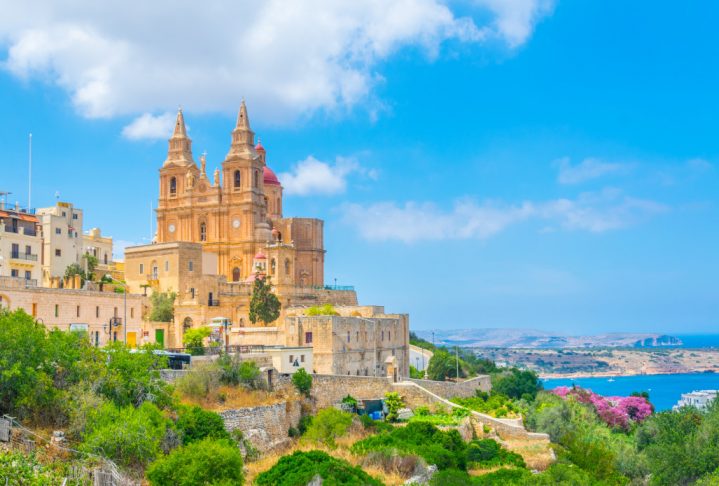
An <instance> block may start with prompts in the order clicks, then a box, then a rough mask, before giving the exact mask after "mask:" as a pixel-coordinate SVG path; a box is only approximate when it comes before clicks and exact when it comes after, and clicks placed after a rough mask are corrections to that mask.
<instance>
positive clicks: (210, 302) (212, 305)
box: [207, 299, 220, 307]
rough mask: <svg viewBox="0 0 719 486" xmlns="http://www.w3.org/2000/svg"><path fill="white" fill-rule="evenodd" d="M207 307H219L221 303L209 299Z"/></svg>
mask: <svg viewBox="0 0 719 486" xmlns="http://www.w3.org/2000/svg"><path fill="white" fill-rule="evenodd" d="M207 305H208V306H210V307H219V306H220V301H219V300H214V299H207Z"/></svg>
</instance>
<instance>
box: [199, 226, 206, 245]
mask: <svg viewBox="0 0 719 486" xmlns="http://www.w3.org/2000/svg"><path fill="white" fill-rule="evenodd" d="M200 241H207V225H206V224H205V223H200Z"/></svg>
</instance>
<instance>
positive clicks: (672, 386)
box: [543, 334, 719, 411]
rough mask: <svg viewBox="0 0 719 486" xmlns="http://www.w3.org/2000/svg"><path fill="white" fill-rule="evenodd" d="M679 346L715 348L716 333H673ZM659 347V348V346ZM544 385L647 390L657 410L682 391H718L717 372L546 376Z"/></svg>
mask: <svg viewBox="0 0 719 486" xmlns="http://www.w3.org/2000/svg"><path fill="white" fill-rule="evenodd" d="M676 337H678V338H679V339H681V340H682V343H683V344H682V345H681V346H678V347H681V348H719V334H685V335H676ZM659 349H662V348H659ZM543 382H544V388H545V389H547V390H551V389H552V388H555V387H557V386H572V385H573V384H574V385H577V386H581V387H582V388H588V389H590V390H592V391H593V392H595V393H598V394H600V395H615V396H626V395H629V394H630V393H632V392H634V391H646V392H649V401H650V402H652V404H653V405H654V407H655V409H656V410H657V411H662V410H671V408H672V407H673V406H674V405H676V403H677V402H678V401H679V399H680V398H681V395H682V393H689V392H691V391H695V390H719V373H683V374H674V375H636V376H615V377H612V378H609V377H601V378H600V377H594V378H549V379H545V380H543Z"/></svg>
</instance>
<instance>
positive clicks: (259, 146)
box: [255, 140, 267, 152]
mask: <svg viewBox="0 0 719 486" xmlns="http://www.w3.org/2000/svg"><path fill="white" fill-rule="evenodd" d="M255 150H256V151H257V152H267V151H266V150H265V147H263V146H262V142H260V141H259V140H257V145H255Z"/></svg>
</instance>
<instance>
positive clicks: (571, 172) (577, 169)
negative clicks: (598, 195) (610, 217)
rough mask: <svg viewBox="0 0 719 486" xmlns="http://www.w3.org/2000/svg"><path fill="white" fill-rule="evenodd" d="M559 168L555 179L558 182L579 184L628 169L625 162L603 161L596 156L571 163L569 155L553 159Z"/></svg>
mask: <svg viewBox="0 0 719 486" xmlns="http://www.w3.org/2000/svg"><path fill="white" fill-rule="evenodd" d="M555 165H556V166H557V167H558V169H559V174H558V176H557V180H558V181H559V183H560V184H579V183H580V182H586V181H588V180H591V179H597V178H599V177H602V176H605V175H608V174H618V173H622V172H626V171H627V170H628V169H629V166H628V165H627V164H619V163H612V162H604V161H602V160H600V159H596V158H592V157H590V158H586V159H584V160H582V161H581V162H580V163H579V164H577V165H572V163H571V161H570V160H569V157H563V158H561V159H559V160H557V161H555Z"/></svg>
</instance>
